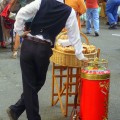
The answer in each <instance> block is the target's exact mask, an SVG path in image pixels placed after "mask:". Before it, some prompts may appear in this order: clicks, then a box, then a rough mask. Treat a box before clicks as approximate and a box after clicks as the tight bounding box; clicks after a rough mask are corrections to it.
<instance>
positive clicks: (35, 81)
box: [10, 40, 52, 120]
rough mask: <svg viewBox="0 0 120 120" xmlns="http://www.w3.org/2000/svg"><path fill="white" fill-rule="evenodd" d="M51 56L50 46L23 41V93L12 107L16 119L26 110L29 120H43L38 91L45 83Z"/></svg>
mask: <svg viewBox="0 0 120 120" xmlns="http://www.w3.org/2000/svg"><path fill="white" fill-rule="evenodd" d="M51 55H52V50H51V46H50V45H49V44H46V43H36V42H34V41H28V40H24V41H23V43H22V46H21V55H20V65H21V71H22V79H23V81H22V82H23V93H22V95H21V98H20V99H19V100H18V102H17V103H16V104H15V105H11V106H10V108H11V109H12V110H13V112H14V113H15V115H16V118H18V117H19V116H20V115H21V114H22V113H23V112H24V110H26V113H27V118H28V120H41V117H40V114H39V100H38V91H39V90H40V89H41V87H42V86H43V85H44V83H45V80H46V73H47V70H48V65H49V58H50V56H51Z"/></svg>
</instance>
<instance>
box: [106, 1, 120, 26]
mask: <svg viewBox="0 0 120 120" xmlns="http://www.w3.org/2000/svg"><path fill="white" fill-rule="evenodd" d="M119 5H120V0H108V1H107V3H106V14H107V17H108V21H109V23H110V24H116V23H117V21H118V14H117V11H118V6H119Z"/></svg>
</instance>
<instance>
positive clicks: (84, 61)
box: [81, 57, 89, 67]
mask: <svg viewBox="0 0 120 120" xmlns="http://www.w3.org/2000/svg"><path fill="white" fill-rule="evenodd" d="M81 61H82V62H83V66H84V67H85V66H88V62H89V60H88V58H86V57H84V58H83V59H81Z"/></svg>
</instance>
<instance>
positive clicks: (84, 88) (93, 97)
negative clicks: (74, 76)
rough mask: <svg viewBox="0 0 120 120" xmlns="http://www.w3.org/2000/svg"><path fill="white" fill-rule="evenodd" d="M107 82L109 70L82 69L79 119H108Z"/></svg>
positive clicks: (108, 81) (108, 80)
mask: <svg viewBox="0 0 120 120" xmlns="http://www.w3.org/2000/svg"><path fill="white" fill-rule="evenodd" d="M109 84H110V71H109V70H104V71H99V70H98V71H97V70H96V71H94V70H93V71H88V70H82V73H81V88H80V91H81V92H80V93H81V95H80V120H108V98H109Z"/></svg>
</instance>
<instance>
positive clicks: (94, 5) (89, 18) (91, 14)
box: [86, 0, 99, 36]
mask: <svg viewBox="0 0 120 120" xmlns="http://www.w3.org/2000/svg"><path fill="white" fill-rule="evenodd" d="M86 7H87V12H86V34H90V33H91V32H92V25H93V29H94V33H95V36H99V9H98V8H99V6H98V0H86Z"/></svg>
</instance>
